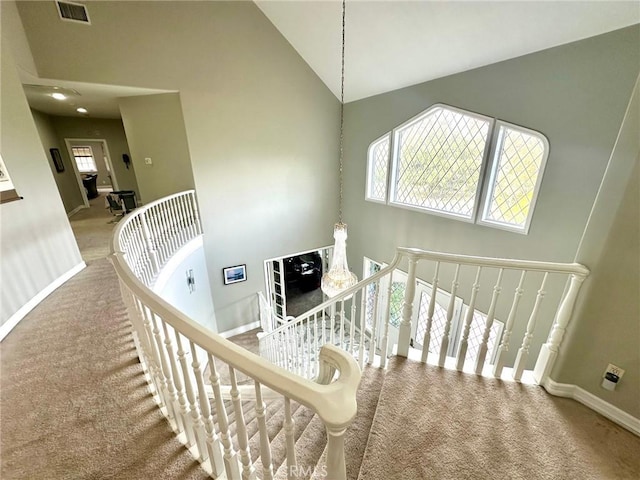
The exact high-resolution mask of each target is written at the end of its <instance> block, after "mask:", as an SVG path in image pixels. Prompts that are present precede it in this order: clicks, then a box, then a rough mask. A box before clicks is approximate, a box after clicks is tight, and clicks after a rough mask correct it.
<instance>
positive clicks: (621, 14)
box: [255, 0, 640, 101]
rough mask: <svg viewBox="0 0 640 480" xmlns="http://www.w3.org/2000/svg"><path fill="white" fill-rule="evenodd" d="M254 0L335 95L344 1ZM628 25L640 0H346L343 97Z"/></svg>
mask: <svg viewBox="0 0 640 480" xmlns="http://www.w3.org/2000/svg"><path fill="white" fill-rule="evenodd" d="M255 2H256V4H257V5H258V7H259V8H260V9H261V10H262V11H263V12H264V14H265V15H266V16H267V17H268V18H269V20H271V22H272V23H273V24H274V25H275V26H276V28H277V29H278V30H279V31H280V32H281V33H282V35H283V36H284V37H285V38H286V39H287V40H288V41H289V43H291V45H292V46H293V47H294V48H295V49H296V50H297V51H298V53H299V54H300V55H301V56H302V58H304V60H305V61H306V62H307V63H308V64H309V65H310V66H311V68H312V69H313V70H314V71H315V72H316V74H317V75H318V76H319V77H320V78H321V79H322V80H323V81H324V83H325V84H326V85H328V86H329V88H330V89H331V91H333V93H334V94H336V96H339V93H340V43H341V31H340V27H341V24H342V14H341V8H342V7H341V2H340V1H339V0H329V1H327V0H324V1H304V0H298V1H273V0H255ZM635 23H640V2H638V0H635V1H626V2H617V1H588V2H585V1H531V2H527V1H517V2H514V1H489V2H486V1H466V2H461V1H419V0H418V1H399V0H383V1H360V0H347V4H346V80H345V100H346V101H353V100H358V99H361V98H365V97H369V96H371V95H376V94H379V93H383V92H387V91H390V90H395V89H398V88H402V87H406V86H409V85H414V84H416V83H420V82H424V81H427V80H432V79H435V78H439V77H444V76H446V75H451V74H453V73H457V72H462V71H465V70H470V69H472V68H477V67H481V66H483V65H488V64H491V63H495V62H499V61H502V60H507V59H510V58H515V57H519V56H521V55H525V54H527V53H532V52H535V51H539V50H543V49H546V48H550V47H554V46H557V45H561V44H565V43H569V42H573V41H576V40H580V39H583V38H587V37H591V36H595V35H598V34H601V33H605V32H608V31H612V30H616V29H619V28H623V27H626V26H629V25H632V24H635Z"/></svg>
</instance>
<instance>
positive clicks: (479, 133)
mask: <svg viewBox="0 0 640 480" xmlns="http://www.w3.org/2000/svg"><path fill="white" fill-rule="evenodd" d="M548 151H549V144H548V142H547V139H546V138H545V137H544V136H543V135H542V134H541V133H539V132H535V131H532V130H529V129H526V128H523V127H519V126H517V125H512V124H508V123H506V122H502V121H497V120H495V119H493V118H490V117H486V116H483V115H478V114H476V113H473V112H467V111H464V110H460V109H458V108H454V107H449V106H446V105H434V106H433V107H431V108H429V109H428V110H426V111H425V112H423V113H421V114H420V115H418V116H417V117H415V118H413V119H411V120H409V121H408V122H406V123H405V124H403V125H401V126H399V127H398V128H396V129H395V130H394V131H393V134H392V133H391V132H390V133H389V134H387V135H385V136H384V137H381V138H379V139H377V140H375V141H374V142H373V143H372V144H371V146H370V147H369V152H368V161H367V192H366V199H367V200H370V201H375V202H381V203H388V204H390V205H394V206H399V207H405V208H411V209H418V210H421V211H425V212H428V213H432V214H436V215H443V216H448V217H453V218H455V219H458V220H463V221H467V222H475V223H480V224H483V225H488V226H492V227H497V228H502V229H505V230H511V231H515V232H518V233H525V234H526V233H528V230H529V224H530V223H531V218H532V216H533V211H534V207H535V203H536V197H537V195H538V190H539V188H540V183H541V180H542V174H543V172H544V167H545V164H546V160H547V155H548ZM389 175H391V178H390V179H389ZM387 185H389V188H387Z"/></svg>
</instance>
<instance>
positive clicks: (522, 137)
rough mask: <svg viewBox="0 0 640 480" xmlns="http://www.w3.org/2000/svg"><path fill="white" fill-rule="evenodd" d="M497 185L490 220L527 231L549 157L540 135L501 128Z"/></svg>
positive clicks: (495, 167)
mask: <svg viewBox="0 0 640 480" xmlns="http://www.w3.org/2000/svg"><path fill="white" fill-rule="evenodd" d="M498 145H500V148H499V151H498V152H497V159H496V161H495V166H494V169H495V173H494V176H493V178H495V180H494V185H493V191H492V195H491V199H490V201H489V207H488V209H487V214H486V217H485V218H486V219H487V220H492V221H495V222H498V223H502V224H505V225H512V226H517V227H523V228H524V226H525V225H526V222H527V218H528V217H529V212H530V209H531V203H532V201H533V196H534V193H535V188H536V183H537V181H538V176H539V175H540V170H541V167H542V163H543V160H544V156H545V153H546V148H545V144H544V142H543V140H542V138H540V137H539V136H537V135H532V134H529V133H526V132H522V131H519V130H515V129H512V128H509V127H505V126H501V127H500V133H499V142H498Z"/></svg>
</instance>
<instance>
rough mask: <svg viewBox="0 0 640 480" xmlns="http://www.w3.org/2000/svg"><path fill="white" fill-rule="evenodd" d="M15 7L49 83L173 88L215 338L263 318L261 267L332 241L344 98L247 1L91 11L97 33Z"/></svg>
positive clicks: (40, 9) (30, 6)
mask: <svg viewBox="0 0 640 480" xmlns="http://www.w3.org/2000/svg"><path fill="white" fill-rule="evenodd" d="M18 8H19V11H20V15H21V17H22V20H23V23H24V25H25V30H26V31H27V37H28V40H29V44H30V46H31V50H32V53H33V56H34V59H35V63H36V66H37V68H38V72H39V74H40V75H41V76H43V77H47V78H60V79H67V80H77V81H86V82H94V83H102V84H115V85H127V86H139V87H149V88H158V89H162V90H169V91H179V93H180V101H181V104H182V112H183V116H184V123H185V129H186V136H187V141H188V148H189V154H190V157H191V167H192V171H193V177H194V180H195V186H196V190H197V195H198V201H199V204H200V208H201V213H202V220H203V224H204V230H205V256H206V259H207V269H208V272H209V277H210V281H211V287H212V290H213V298H214V304H215V307H216V318H217V321H218V328H219V330H220V331H225V330H228V329H232V328H235V327H238V326H240V325H243V324H246V323H248V322H251V321H255V320H257V308H256V300H255V298H256V292H257V291H258V290H262V289H263V288H264V280H263V278H264V275H263V263H262V262H263V260H264V259H266V258H271V257H275V256H279V255H283V254H286V253H291V252H297V251H303V250H309V249H312V248H315V247H318V246H322V245H326V244H328V243H331V235H332V225H333V222H334V221H335V217H336V213H337V197H338V191H337V190H338V189H337V172H338V168H337V154H338V147H337V140H338V119H339V110H338V101H337V100H336V98H335V97H334V96H333V95H332V94H331V92H330V91H329V90H328V89H327V88H326V86H325V85H324V84H323V83H322V82H321V81H320V79H319V78H318V77H317V76H316V75H315V73H314V72H313V71H312V70H311V69H310V68H309V66H308V65H307V64H306V63H305V62H304V61H303V60H302V59H301V58H300V56H299V55H298V54H297V53H296V52H295V50H294V49H293V48H292V47H291V45H289V43H288V42H287V41H286V40H285V39H284V38H283V37H282V36H281V35H280V33H279V32H278V31H277V30H276V28H275V27H274V26H273V25H272V24H271V23H270V22H269V20H268V19H267V18H266V17H265V16H264V15H263V14H262V12H261V11H260V10H259V9H258V8H257V7H256V5H255V4H253V2H135V1H134V2H91V3H90V5H89V12H90V15H91V20H92V25H91V27H86V26H85V25H75V24H73V23H70V22H61V21H59V19H58V16H57V13H56V11H55V9H54V8H51V4H50V3H49V2H20V4H19V5H18ZM105 39H108V41H105ZM149 122H150V126H152V125H153V122H154V119H153V118H152V119H150V120H149ZM125 123H126V122H125ZM130 140H131V141H132V142H135V140H133V139H130ZM132 148H133V146H132ZM143 155H144V154H143ZM136 157H137V155H136ZM136 161H139V159H137V158H136ZM149 170H152V169H147V170H145V174H146V171H149ZM139 177H140V178H139V181H141V182H142V180H141V177H142V174H140V175H139ZM162 181H166V182H167V183H169V182H170V181H171V180H170V178H167V179H164V180H162ZM143 197H144V195H143ZM145 200H146V199H145ZM237 264H247V272H248V280H247V281H246V282H243V283H237V284H234V285H230V286H224V285H223V282H222V268H223V267H227V266H230V265H237Z"/></svg>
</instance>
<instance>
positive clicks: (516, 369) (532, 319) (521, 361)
mask: <svg viewBox="0 0 640 480" xmlns="http://www.w3.org/2000/svg"><path fill="white" fill-rule="evenodd" d="M548 277H549V272H545V274H544V277H543V278H542V284H541V285H540V289H539V290H538V294H537V295H536V302H535V303H534V305H533V310H531V315H530V316H529V321H528V322H527V331H526V332H525V334H524V338H523V339H522V346H521V347H520V349H518V355H517V356H516V363H515V365H514V366H513V379H514V380H516V381H518V382H519V381H520V380H521V379H522V372H524V369H525V367H526V365H527V360H528V359H529V348H530V347H531V338H532V337H533V330H534V329H535V327H536V321H537V319H538V313H539V312H540V305H541V304H542V300H543V299H544V296H545V293H546V292H545V291H544V287H545V284H546V283H547V278H548Z"/></svg>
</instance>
